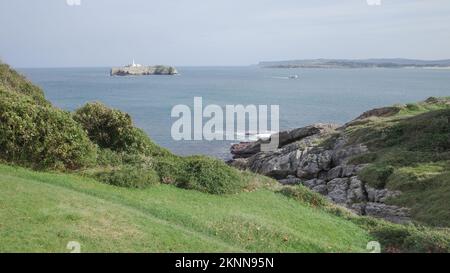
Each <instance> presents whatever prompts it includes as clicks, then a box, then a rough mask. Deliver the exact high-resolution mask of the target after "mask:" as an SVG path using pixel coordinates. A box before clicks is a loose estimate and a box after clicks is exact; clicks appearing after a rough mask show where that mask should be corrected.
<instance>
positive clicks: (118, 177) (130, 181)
mask: <svg viewBox="0 0 450 273" xmlns="http://www.w3.org/2000/svg"><path fill="white" fill-rule="evenodd" d="M95 176H96V178H97V179H98V180H100V181H102V182H104V183H106V184H110V185H114V186H120V187H127V188H138V189H143V188H146V187H149V186H153V185H156V184H159V177H158V175H157V173H156V172H155V171H154V170H153V169H145V168H139V167H136V166H133V165H125V166H123V167H122V168H120V169H113V170H109V171H102V172H99V173H96V175H95Z"/></svg>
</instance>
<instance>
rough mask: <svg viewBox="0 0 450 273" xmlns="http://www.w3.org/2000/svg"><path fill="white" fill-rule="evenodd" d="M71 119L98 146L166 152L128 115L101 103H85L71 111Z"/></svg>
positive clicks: (150, 153) (121, 150)
mask: <svg viewBox="0 0 450 273" xmlns="http://www.w3.org/2000/svg"><path fill="white" fill-rule="evenodd" d="M73 118H74V119H75V120H76V121H77V122H79V123H80V124H81V125H82V126H83V128H84V129H85V130H86V131H87V133H88V135H89V138H90V139H91V140H92V141H93V142H94V143H96V144H98V145H99V146H100V147H101V148H104V149H111V150H113V151H116V152H127V153H143V154H147V155H164V154H167V153H168V152H167V151H166V150H164V149H162V148H160V147H158V146H157V145H155V144H154V143H153V142H152V141H151V140H150V139H149V138H148V136H147V135H146V134H145V133H144V132H143V131H142V130H140V129H138V128H136V127H134V125H133V122H132V120H131V117H130V115H128V114H127V113H124V112H122V111H120V110H116V109H111V108H109V107H107V106H105V105H104V104H102V103H98V102H94V103H87V104H86V105H85V106H83V107H82V108H80V109H78V110H77V111H76V112H75V113H74V115H73Z"/></svg>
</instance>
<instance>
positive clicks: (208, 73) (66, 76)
mask: <svg viewBox="0 0 450 273" xmlns="http://www.w3.org/2000/svg"><path fill="white" fill-rule="evenodd" d="M19 70H20V71H21V72H22V73H23V74H25V75H26V76H27V77H28V78H29V79H31V80H32V81H33V82H34V83H36V84H38V85H39V86H41V87H42V88H43V89H44V91H45V95H46V97H47V99H49V100H50V101H51V102H52V103H53V104H54V105H56V106H58V107H60V108H63V109H66V110H71V111H72V110H74V109H76V108H78V107H80V106H82V105H83V104H85V103H86V102H89V101H101V102H103V103H105V104H107V105H109V106H111V107H114V108H118V109H120V110H123V111H126V112H128V113H130V114H131V116H132V117H133V120H134V122H135V123H136V125H137V126H138V127H140V128H142V129H144V130H145V131H146V132H147V133H148V134H149V135H150V137H151V138H152V139H153V140H154V141H155V142H156V143H158V144H160V145H162V146H164V147H166V148H168V149H170V150H171V151H173V152H174V153H176V154H180V155H192V154H204V155H209V156H214V157H218V158H222V159H226V158H229V157H230V154H229V147H230V145H231V143H232V142H230V141H217V140H215V141H206V140H205V141H175V140H173V139H172V137H171V134H170V130H171V126H172V124H173V122H174V121H175V120H176V119H174V118H171V115H170V114H171V109H172V107H173V106H175V105H177V104H186V105H188V106H190V107H192V106H193V99H194V97H202V98H203V105H204V106H205V105H207V104H217V105H220V106H225V105H227V104H233V105H236V104H243V105H249V104H254V105H274V104H275V105H279V107H280V128H281V129H282V130H283V129H291V128H296V127H301V126H305V125H308V124H312V123H316V122H333V123H340V124H343V123H345V122H347V121H349V120H351V119H353V118H355V117H356V116H358V115H359V114H361V113H362V112H364V111H366V110H369V109H371V108H374V107H380V106H386V105H392V104H395V103H408V102H416V101H420V100H424V99H426V98H427V97H430V96H450V70H437V69H433V70H431V69H429V70H428V69H263V68H258V67H256V66H249V67H179V68H178V70H179V72H180V75H177V76H139V77H111V76H109V69H108V68H51V69H44V68H42V69H40V68H39V69H36V68H33V69H19ZM294 74H298V75H299V78H298V79H289V78H288V77H289V76H290V75H294Z"/></svg>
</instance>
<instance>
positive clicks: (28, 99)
mask: <svg viewBox="0 0 450 273" xmlns="http://www.w3.org/2000/svg"><path fill="white" fill-rule="evenodd" d="M0 66H1V69H0V73H1V74H0V79H1V82H0V83H1V85H0V96H1V98H2V100H1V101H0V122H1V123H0V148H1V150H2V152H1V154H0V158H2V159H4V160H5V161H7V162H14V163H16V164H19V165H22V166H28V167H33V168H37V169H42V170H45V169H59V170H70V171H75V172H79V173H82V174H84V175H88V176H91V177H95V178H97V179H98V180H100V181H103V182H105V183H108V184H112V185H116V186H123V187H132V188H145V187H147V186H152V185H155V184H158V183H160V182H163V183H169V184H174V185H176V186H179V187H183V188H187V189H195V190H200V191H204V192H208V193H216V194H227V193H236V192H239V191H240V190H242V189H243V188H244V187H245V186H246V185H247V182H248V181H247V180H246V179H244V178H243V176H242V175H241V174H240V172H239V171H238V170H235V169H234V168H231V167H229V166H227V165H226V164H224V163H223V162H221V161H218V160H215V159H210V158H205V157H189V158H182V157H178V156H175V155H173V154H171V153H170V152H168V151H167V150H165V149H163V148H161V147H159V146H157V145H156V144H154V143H153V142H152V141H151V140H150V139H149V137H148V136H147V135H146V134H145V133H144V132H143V131H142V130H141V129H138V128H136V127H135V126H134V124H133V121H132V119H131V117H130V116H129V115H128V114H127V113H124V112H122V111H120V110H117V109H111V108H108V107H107V106H105V105H103V104H101V103H97V102H96V103H88V104H86V105H85V106H83V107H81V108H80V109H78V110H76V111H75V112H74V113H73V114H70V113H68V112H65V111H62V110H60V109H57V108H56V107H53V106H52V105H51V104H50V103H49V102H47V101H46V100H45V98H44V96H43V92H42V90H41V89H39V88H38V87H36V86H34V85H32V84H31V83H30V82H28V81H27V80H26V79H25V78H24V77H23V76H21V75H20V74H18V73H17V72H15V71H14V70H12V69H10V68H9V67H8V66H7V65H6V64H0Z"/></svg>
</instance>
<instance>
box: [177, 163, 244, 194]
mask: <svg viewBox="0 0 450 273" xmlns="http://www.w3.org/2000/svg"><path fill="white" fill-rule="evenodd" d="M183 166H184V168H183V171H184V175H183V177H180V178H179V180H178V181H176V185H177V186H179V187H182V188H186V189H194V190H198V191H202V192H207V193H212V194H231V193H237V192H239V191H241V190H242V189H243V188H244V187H245V186H246V185H247V182H248V181H246V179H244V177H243V176H241V175H240V174H239V171H238V170H236V169H233V168H231V167H230V166H228V165H226V164H225V163H224V162H222V161H219V160H216V159H212V158H207V157H202V156H193V157H187V158H184V162H183Z"/></svg>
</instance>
